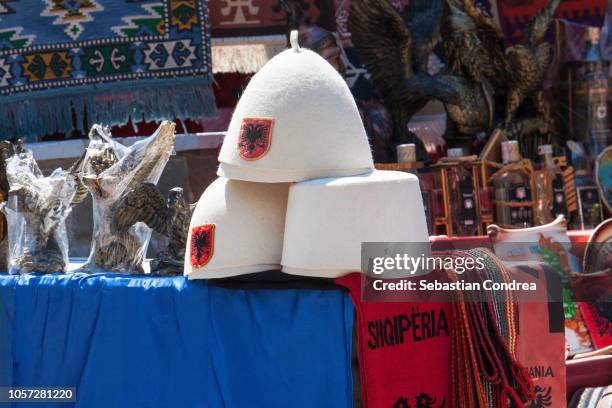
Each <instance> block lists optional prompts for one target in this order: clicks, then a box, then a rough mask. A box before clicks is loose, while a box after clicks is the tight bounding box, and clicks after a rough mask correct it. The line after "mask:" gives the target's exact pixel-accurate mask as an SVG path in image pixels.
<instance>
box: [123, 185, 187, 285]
mask: <svg viewBox="0 0 612 408" xmlns="http://www.w3.org/2000/svg"><path fill="white" fill-rule="evenodd" d="M194 208H195V204H187V203H186V202H185V197H184V195H183V189H182V188H180V187H176V188H173V189H172V190H170V192H169V193H168V198H167V199H165V198H164V196H163V194H162V193H161V192H160V191H159V189H158V188H157V187H156V186H155V185H154V184H151V183H141V184H139V185H138V186H136V188H134V189H133V190H132V191H130V192H128V193H127V194H126V195H124V196H123V197H122V198H121V200H120V201H119V202H118V203H117V206H116V208H115V215H114V219H113V229H115V230H116V231H118V232H120V233H124V232H125V231H127V230H128V229H129V228H130V227H132V226H133V225H134V224H136V223H137V222H143V223H145V224H146V225H147V226H148V227H149V228H151V229H152V230H154V231H156V232H158V233H160V234H161V235H164V236H165V237H167V238H168V246H167V249H166V250H165V251H162V252H160V253H158V254H157V257H156V258H155V259H154V260H152V261H151V273H152V274H155V275H164V276H171V275H181V274H182V273H183V263H184V261H185V248H186V245H187V234H188V232H189V223H190V221H191V215H192V213H193V210H194Z"/></svg>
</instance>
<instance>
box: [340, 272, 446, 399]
mask: <svg viewBox="0 0 612 408" xmlns="http://www.w3.org/2000/svg"><path fill="white" fill-rule="evenodd" d="M361 276H362V275H361V274H359V273H353V274H350V275H348V276H345V277H342V278H339V279H336V283H337V284H339V285H342V286H344V287H346V288H348V290H349V292H350V296H351V299H352V300H353V304H354V305H355V313H356V330H357V348H358V358H359V367H360V377H361V390H362V391H361V392H362V398H363V402H364V407H367V408H379V407H380V408H383V407H384V408H391V407H393V408H407V407H433V408H438V407H449V406H450V391H451V384H450V381H451V379H450V364H451V341H450V330H451V327H450V324H451V310H450V304H448V303H434V302H421V303H416V302H363V301H362V300H361Z"/></svg>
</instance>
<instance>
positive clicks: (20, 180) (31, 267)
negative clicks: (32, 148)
mask: <svg viewBox="0 0 612 408" xmlns="http://www.w3.org/2000/svg"><path fill="white" fill-rule="evenodd" d="M6 173H7V179H8V182H9V185H10V190H9V194H8V200H7V203H6V207H5V210H4V211H5V214H6V215H7V219H8V220H9V228H15V230H13V231H12V232H11V233H12V234H15V238H12V239H15V242H12V243H11V246H14V247H15V250H16V252H15V253H14V254H12V255H13V259H11V267H12V268H16V269H18V270H19V272H20V273H27V272H41V273H54V272H64V271H65V270H66V266H67V265H66V262H67V258H68V245H67V236H66V230H65V228H66V224H65V222H66V218H67V217H68V215H69V214H70V209H71V203H72V200H73V197H74V195H75V191H76V182H75V179H74V177H73V176H72V175H71V174H69V173H68V172H67V171H65V170H62V169H56V170H55V171H53V173H51V175H49V176H47V177H45V176H43V174H42V172H41V171H40V169H39V167H38V164H37V163H36V161H35V160H34V157H32V154H31V153H30V152H25V153H21V154H18V155H14V156H12V157H11V158H10V159H9V160H8V161H7V163H6Z"/></svg>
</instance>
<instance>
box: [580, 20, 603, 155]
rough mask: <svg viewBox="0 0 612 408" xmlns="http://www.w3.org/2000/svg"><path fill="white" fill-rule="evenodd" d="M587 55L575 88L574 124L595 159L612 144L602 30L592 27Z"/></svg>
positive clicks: (589, 32)
mask: <svg viewBox="0 0 612 408" xmlns="http://www.w3.org/2000/svg"><path fill="white" fill-rule="evenodd" d="M585 40H586V44H585V49H586V53H585V56H584V61H583V64H582V73H581V74H579V78H578V81H577V83H576V87H575V91H574V92H575V98H574V99H575V101H576V105H575V111H576V114H575V115H574V123H575V126H576V127H575V131H576V132H577V137H578V138H579V139H580V140H582V141H584V142H585V144H586V145H587V146H588V149H589V153H590V155H591V157H596V156H597V155H598V154H599V153H600V152H601V151H602V150H603V149H604V148H605V147H606V146H607V145H608V144H609V143H610V141H611V140H612V137H611V131H610V106H609V102H608V89H609V86H610V83H609V80H608V76H607V75H606V69H605V65H606V62H605V61H604V60H603V59H602V57H601V51H600V45H599V40H600V30H599V28H597V27H589V28H588V29H587V32H586V35H585Z"/></svg>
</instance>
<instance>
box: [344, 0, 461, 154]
mask: <svg viewBox="0 0 612 408" xmlns="http://www.w3.org/2000/svg"><path fill="white" fill-rule="evenodd" d="M442 10H443V0H411V1H410V3H409V5H408V6H407V7H406V9H405V10H404V12H403V13H401V14H400V12H399V11H397V10H396V9H395V8H394V7H393V6H392V5H391V3H389V1H388V0H352V1H351V9H350V15H349V18H348V28H349V30H350V32H351V40H352V42H353V45H354V46H355V49H356V50H357V53H358V54H359V57H360V59H361V62H362V63H363V64H364V65H365V67H366V68H367V70H368V72H369V74H370V82H371V83H372V85H373V86H374V88H375V90H376V91H377V92H378V94H379V95H380V96H381V97H382V98H383V100H384V102H385V105H386V107H387V108H388V109H389V111H390V112H391V116H392V119H393V126H394V129H393V139H394V142H395V144H399V143H416V144H417V148H419V147H420V148H419V150H420V153H421V154H420V155H419V156H420V158H421V159H422V158H423V155H424V154H425V152H424V149H423V147H422V142H420V140H419V139H418V138H417V137H416V136H415V135H414V134H412V133H411V132H410V131H409V130H408V122H410V119H411V118H412V116H414V114H416V113H417V112H418V111H420V110H421V109H422V108H423V107H424V106H425V104H427V102H429V101H430V100H431V99H438V100H440V101H442V102H444V103H455V104H456V103H458V98H459V94H458V93H457V92H456V90H455V89H453V87H452V86H450V85H448V84H445V83H442V82H440V81H438V80H437V79H436V78H434V77H433V76H431V75H430V74H429V73H428V71H427V67H428V62H429V57H430V55H431V54H432V52H433V49H434V47H435V46H436V44H437V41H438V37H439V25H440V18H441V15H442ZM425 157H426V156H425Z"/></svg>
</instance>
